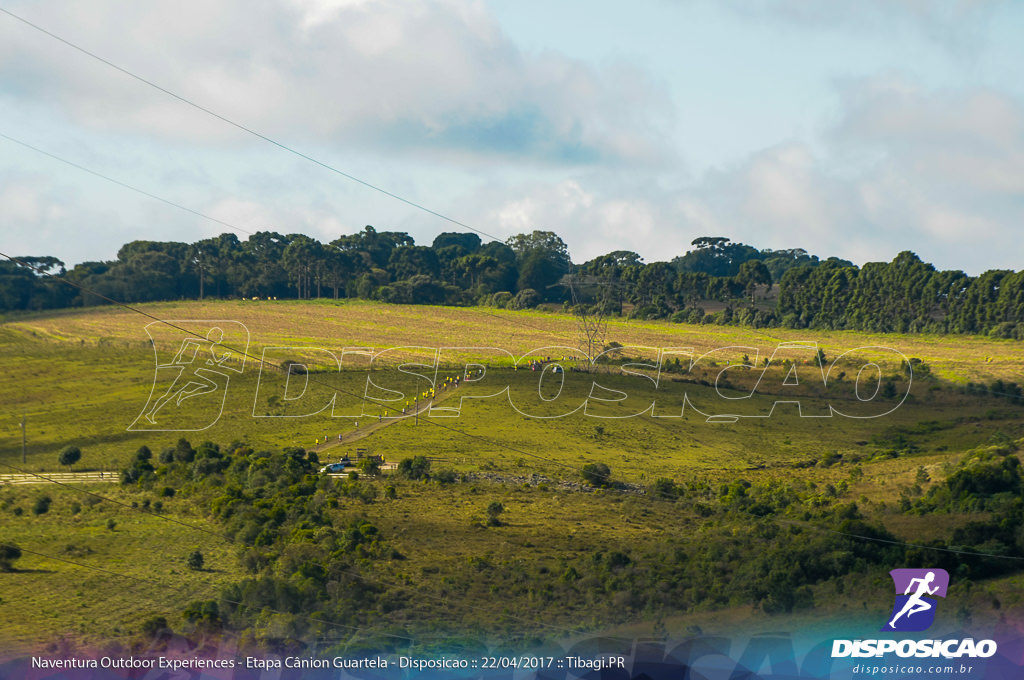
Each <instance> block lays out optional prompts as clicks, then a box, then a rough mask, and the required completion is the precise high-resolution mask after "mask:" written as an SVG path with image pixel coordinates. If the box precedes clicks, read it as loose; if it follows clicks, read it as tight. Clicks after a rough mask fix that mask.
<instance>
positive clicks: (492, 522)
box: [487, 501, 505, 527]
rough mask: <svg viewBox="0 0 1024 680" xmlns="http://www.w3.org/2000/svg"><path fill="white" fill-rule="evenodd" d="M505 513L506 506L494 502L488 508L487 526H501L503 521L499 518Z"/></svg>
mask: <svg viewBox="0 0 1024 680" xmlns="http://www.w3.org/2000/svg"><path fill="white" fill-rule="evenodd" d="M503 512H505V506H504V505H502V504H501V503H499V502H498V501H492V502H491V504H490V505H488V506H487V526H492V527H497V526H501V520H499V519H498V517H499V516H500V515H501V513H503Z"/></svg>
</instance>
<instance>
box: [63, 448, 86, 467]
mask: <svg viewBox="0 0 1024 680" xmlns="http://www.w3.org/2000/svg"><path fill="white" fill-rule="evenodd" d="M81 459H82V450H81V449H80V448H78V447H77V446H65V447H64V450H63V451H61V452H60V464H61V465H67V466H68V467H71V466H72V465H74V464H75V463H77V462H78V461H79V460H81Z"/></svg>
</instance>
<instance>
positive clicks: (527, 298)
mask: <svg viewBox="0 0 1024 680" xmlns="http://www.w3.org/2000/svg"><path fill="white" fill-rule="evenodd" d="M540 302H541V297H540V293H538V292H537V291H535V290H534V289H533V288H524V289H523V290H521V291H519V292H518V293H516V296H515V297H514V298H512V299H511V300H509V303H508V308H509V309H515V310H519V309H533V308H534V307H536V306H537V305H539V304H540Z"/></svg>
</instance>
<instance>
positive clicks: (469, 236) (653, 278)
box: [0, 226, 1024, 339]
mask: <svg viewBox="0 0 1024 680" xmlns="http://www.w3.org/2000/svg"><path fill="white" fill-rule="evenodd" d="M691 245H692V248H691V249H690V250H688V251H687V252H686V253H684V254H682V255H679V256H677V257H675V258H673V259H671V260H669V261H661V262H651V263H644V261H643V258H642V257H641V256H640V255H639V254H637V253H635V252H632V251H625V250H617V251H613V252H610V253H607V254H605V255H601V256H599V257H596V258H594V259H592V260H589V261H587V262H584V263H582V264H574V263H573V262H572V260H571V259H570V255H569V249H568V247H567V245H566V243H565V242H564V241H563V240H562V239H561V238H560V237H559V236H558V235H557V234H555V233H553V232H550V231H534V232H532V233H529V234H517V235H515V236H513V237H511V238H509V239H508V240H507V241H505V242H500V241H491V242H488V243H483V242H482V240H481V239H480V237H479V236H477V235H476V234H473V233H460V232H444V233H441V234H439V235H438V236H437V237H436V238H435V239H434V240H433V243H431V245H429V246H424V245H417V244H416V243H415V241H414V239H413V238H412V237H411V236H410V235H409V234H408V233H405V232H397V231H377V230H376V229H375V228H374V227H372V226H367V227H366V228H365V229H363V230H362V231H360V232H357V233H355V234H350V235H344V236H341V237H339V238H337V239H335V240H333V241H330V242H329V243H321V242H320V241H318V240H316V239H314V238H311V237H309V236H305V235H302V234H289V235H282V234H279V233H276V232H269V231H262V232H257V233H255V234H253V235H251V236H250V237H249V238H248V239H246V240H244V241H243V240H240V239H239V238H238V237H237V236H236V235H234V234H230V233H225V234H221V235H220V236H216V237H213V238H208V239H203V240H201V241H197V242H195V243H191V244H188V243H179V242H159V241H132V242H130V243H127V244H125V245H124V246H122V247H121V249H120V250H119V251H118V253H117V259H116V260H113V261H105V262H83V263H81V264H78V265H76V266H74V267H73V268H72V269H70V270H67V269H66V268H65V265H64V263H63V262H61V261H60V260H59V259H57V258H55V257H49V256H44V257H23V258H19V260H20V262H23V263H24V264H19V263H16V262H11V261H7V262H3V263H0V311H14V310H42V309H53V308H60V307H73V306H87V305H96V304H103V303H105V302H106V301H107V299H110V300H117V301H123V302H149V301H158V300H181V299H198V300H202V299H206V298H218V299H224V298H229V299H230V298H233V299H238V298H245V299H249V298H261V299H266V298H280V299H314V298H327V299H341V298H362V299H369V300H378V301H382V302H390V303H405V304H448V305H491V306H496V307H507V308H510V309H524V308H530V307H535V306H537V305H540V304H544V303H548V304H551V303H554V304H556V305H557V304H561V305H563V306H564V307H572V306H574V305H577V306H584V307H586V308H588V309H589V310H591V311H595V312H598V313H600V314H603V315H611V316H614V315H628V316H631V317H633V318H641V319H671V320H672V321H676V322H689V323H720V324H739V325H747V326H754V327H773V326H785V327H790V328H823V329H856V330H866V331H875V332H887V331H894V332H942V333H987V334H991V335H995V336H997V337H1007V338H1011V337H1012V338H1018V339H1020V338H1024V271H1022V272H1013V271H1010V270H992V271H987V272H985V273H984V274H982V275H980V276H977V277H971V276H968V275H966V274H965V273H963V272H962V271H938V270H936V269H935V268H934V267H933V266H932V265H930V264H927V263H925V262H922V261H921V260H920V258H918V257H917V256H916V255H915V254H914V253H912V252H909V251H905V252H902V253H900V254H899V255H897V256H896V257H895V258H894V259H893V260H892V261H891V262H887V263H886V262H871V263H868V264H865V265H864V266H863V267H857V266H855V265H854V264H853V263H852V262H849V261H847V260H842V259H839V258H835V257H830V258H827V259H824V260H822V259H819V258H818V257H817V256H815V255H811V254H809V253H808V252H807V251H806V250H804V249H802V248H793V249H786V250H771V249H757V248H754V247H753V246H749V245H746V244H743V243H735V242H732V241H731V240H730V239H728V238H725V237H710V236H703V237H700V238H697V239H695V240H694V241H693V242H692V244H691ZM26 265H27V266H26ZM68 282H70V283H71V285H68ZM770 291H771V292H772V295H770V296H769V295H768V293H769V292H770Z"/></svg>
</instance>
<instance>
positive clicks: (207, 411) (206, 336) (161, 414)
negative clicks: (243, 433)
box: [128, 320, 249, 432]
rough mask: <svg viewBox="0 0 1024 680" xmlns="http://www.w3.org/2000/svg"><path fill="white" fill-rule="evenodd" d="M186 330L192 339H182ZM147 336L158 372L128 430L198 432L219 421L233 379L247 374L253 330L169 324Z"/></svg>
mask: <svg viewBox="0 0 1024 680" xmlns="http://www.w3.org/2000/svg"><path fill="white" fill-rule="evenodd" d="M182 329H188V330H189V331H190V332H191V335H189V336H187V337H185V338H181V334H182ZM146 333H147V334H149V336H150V344H151V346H152V347H153V351H154V354H155V355H156V367H155V368H156V370H155V372H154V376H153V386H152V391H151V392H150V397H149V400H147V403H146V405H145V407H144V408H143V409H142V412H141V413H140V414H139V416H138V417H137V418H136V419H135V422H133V423H132V424H131V425H130V426H129V427H128V429H129V430H143V431H163V432H167V431H192V432H195V431H200V430H205V429H206V428H208V427H210V426H211V425H213V424H214V423H215V422H217V420H219V419H220V415H221V413H222V411H223V408H224V400H225V397H226V395H227V388H228V383H229V382H230V376H231V375H232V374H240V373H241V372H242V370H243V366H244V363H245V357H246V354H245V352H246V351H247V349H248V344H249V331H248V329H247V328H245V326H244V325H243V324H241V323H238V322H237V321H226V320H224V321H213V322H211V321H170V322H154V323H151V324H149V325H148V326H146ZM161 348H168V349H169V350H170V351H168V352H167V353H166V354H164V353H163V352H164V350H163V349H161ZM173 348H176V349H173ZM171 351H173V352H174V354H173V355H172V354H170V352H171ZM161 354H163V356H162V357H161Z"/></svg>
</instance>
